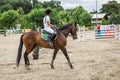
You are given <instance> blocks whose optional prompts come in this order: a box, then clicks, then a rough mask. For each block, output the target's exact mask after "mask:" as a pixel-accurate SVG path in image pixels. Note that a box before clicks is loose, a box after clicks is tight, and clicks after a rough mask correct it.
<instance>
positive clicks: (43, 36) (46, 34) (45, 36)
mask: <svg viewBox="0 0 120 80" xmlns="http://www.w3.org/2000/svg"><path fill="white" fill-rule="evenodd" d="M51 37H52V41H54V40H56V39H57V34H55V35H54V36H52V34H50V33H49V32H47V31H45V30H42V33H41V38H42V39H43V40H47V41H48V40H49V39H50V38H51Z"/></svg>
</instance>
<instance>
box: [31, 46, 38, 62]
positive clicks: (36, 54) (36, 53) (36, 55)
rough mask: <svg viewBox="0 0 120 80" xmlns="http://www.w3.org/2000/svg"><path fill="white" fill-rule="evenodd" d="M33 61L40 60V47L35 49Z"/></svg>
mask: <svg viewBox="0 0 120 80" xmlns="http://www.w3.org/2000/svg"><path fill="white" fill-rule="evenodd" d="M32 55H33V59H34V60H37V59H39V46H37V47H36V48H35V49H34V52H33V54H32Z"/></svg>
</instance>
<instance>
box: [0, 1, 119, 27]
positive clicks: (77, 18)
mask: <svg viewBox="0 0 120 80" xmlns="http://www.w3.org/2000/svg"><path fill="white" fill-rule="evenodd" d="M46 9H51V10H52V15H51V22H52V23H53V24H54V25H55V26H56V27H61V26H62V25H65V24H68V23H73V22H77V23H78V24H79V25H81V26H86V27H91V25H92V24H91V19H92V16H91V15H90V13H89V12H87V11H86V10H85V9H84V8H83V7H82V6H78V7H76V8H73V9H67V10H64V8H63V7H62V6H61V2H60V1H54V0H50V1H44V2H43V3H41V2H39V1H38V0H0V29H6V28H7V29H12V28H14V27H15V24H21V28H22V29H24V28H29V29H35V28H38V27H39V28H42V27H43V17H44V15H45V10H46ZM93 13H94V12H93ZM100 13H107V15H108V16H109V20H108V21H105V20H103V21H104V22H106V23H107V24H112V23H113V24H119V23H120V21H119V20H120V3H118V2H117V1H115V0H113V1H109V2H108V3H106V4H103V5H102V8H101V10H100ZM104 22H103V23H104ZM104 24H105V23H104Z"/></svg>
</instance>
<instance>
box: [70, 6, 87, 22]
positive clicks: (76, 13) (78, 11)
mask: <svg viewBox="0 0 120 80" xmlns="http://www.w3.org/2000/svg"><path fill="white" fill-rule="evenodd" d="M84 12H85V10H84V9H83V7H81V6H79V7H76V8H74V9H72V10H70V13H69V16H72V18H73V19H74V22H77V23H79V24H81V21H80V19H81V15H82V13H84Z"/></svg>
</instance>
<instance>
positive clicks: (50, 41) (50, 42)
mask: <svg viewBox="0 0 120 80" xmlns="http://www.w3.org/2000/svg"><path fill="white" fill-rule="evenodd" d="M55 35H56V34H51V35H50V37H49V40H48V44H49V45H51V46H52V45H53V43H52V41H53V40H54V36H55Z"/></svg>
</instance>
